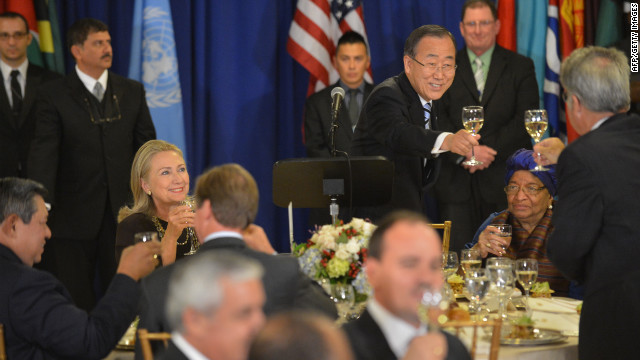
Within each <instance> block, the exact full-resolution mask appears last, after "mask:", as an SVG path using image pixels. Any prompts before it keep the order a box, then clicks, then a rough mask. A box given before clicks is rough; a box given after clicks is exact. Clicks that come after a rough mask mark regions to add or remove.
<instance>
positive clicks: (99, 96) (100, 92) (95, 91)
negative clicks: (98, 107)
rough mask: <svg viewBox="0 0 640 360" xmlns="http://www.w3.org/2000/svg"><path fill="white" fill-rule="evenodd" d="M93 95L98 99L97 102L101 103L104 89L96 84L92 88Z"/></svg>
mask: <svg viewBox="0 0 640 360" xmlns="http://www.w3.org/2000/svg"><path fill="white" fill-rule="evenodd" d="M93 95H94V96H95V97H96V99H98V101H100V102H101V101H102V98H103V97H104V89H103V88H102V84H100V83H99V82H96V85H95V86H94V87H93Z"/></svg>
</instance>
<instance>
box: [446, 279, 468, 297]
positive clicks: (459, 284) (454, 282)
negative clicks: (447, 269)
mask: <svg viewBox="0 0 640 360" xmlns="http://www.w3.org/2000/svg"><path fill="white" fill-rule="evenodd" d="M447 282H448V283H449V286H451V288H452V289H453V293H454V294H456V295H462V290H463V289H464V279H462V277H461V276H460V275H458V274H453V275H451V276H449V278H447Z"/></svg>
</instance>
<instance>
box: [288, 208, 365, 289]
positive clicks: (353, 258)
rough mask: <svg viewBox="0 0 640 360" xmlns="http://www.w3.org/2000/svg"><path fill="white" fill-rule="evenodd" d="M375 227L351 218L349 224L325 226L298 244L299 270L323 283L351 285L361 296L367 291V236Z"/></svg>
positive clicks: (295, 252) (296, 252) (296, 251)
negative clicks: (363, 265) (304, 241)
mask: <svg viewBox="0 0 640 360" xmlns="http://www.w3.org/2000/svg"><path fill="white" fill-rule="evenodd" d="M375 228H376V226H375V225H373V224H371V223H370V222H368V221H365V220H362V219H358V218H353V219H352V220H351V222H349V223H348V224H343V223H342V221H341V222H340V224H339V225H324V226H322V227H319V228H317V229H316V231H315V232H314V233H313V235H312V236H311V238H310V239H309V240H307V242H306V243H302V244H298V245H297V246H296V247H295V249H294V254H295V255H296V256H298V261H299V262H300V266H301V267H302V271H303V272H304V273H305V274H307V275H308V276H309V277H310V278H312V279H314V280H316V281H318V282H320V283H321V284H322V283H329V284H337V283H341V284H350V285H352V286H353V287H354V289H355V291H356V292H357V295H356V298H359V299H362V298H363V297H366V296H367V295H368V294H369V285H368V283H367V279H366V276H365V274H364V271H362V264H363V263H364V261H365V260H366V258H367V247H368V246H369V238H370V237H371V234H372V233H373V230H375Z"/></svg>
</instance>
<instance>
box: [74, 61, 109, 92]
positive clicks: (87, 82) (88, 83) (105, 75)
mask: <svg viewBox="0 0 640 360" xmlns="http://www.w3.org/2000/svg"><path fill="white" fill-rule="evenodd" d="M76 74H78V77H79V78H80V81H82V84H84V87H86V88H87V90H89V92H90V93H92V94H93V88H94V87H95V86H96V83H97V82H99V83H100V85H102V89H104V91H105V92H106V91H107V80H108V79H109V71H108V70H105V71H103V72H102V75H100V77H99V78H98V80H96V79H94V78H92V77H91V76H89V75H87V74H85V73H83V72H82V70H80V69H79V68H78V65H76Z"/></svg>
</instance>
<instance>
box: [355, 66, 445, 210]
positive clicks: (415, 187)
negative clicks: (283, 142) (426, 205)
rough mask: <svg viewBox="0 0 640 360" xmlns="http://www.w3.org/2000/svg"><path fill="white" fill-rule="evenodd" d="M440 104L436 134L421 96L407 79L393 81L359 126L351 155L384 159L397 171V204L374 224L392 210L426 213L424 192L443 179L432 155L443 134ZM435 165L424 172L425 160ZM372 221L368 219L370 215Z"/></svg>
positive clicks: (379, 89) (377, 91) (434, 114)
mask: <svg viewBox="0 0 640 360" xmlns="http://www.w3.org/2000/svg"><path fill="white" fill-rule="evenodd" d="M438 122H439V119H438V104H437V101H435V102H434V104H433V106H432V111H431V120H430V123H431V129H432V130H426V129H425V121H424V109H423V107H422V104H421V103H420V98H419V97H418V93H416V91H415V90H413V88H412V87H411V83H409V79H407V76H406V75H405V73H404V72H403V73H401V74H400V75H398V76H394V77H392V78H389V79H387V80H385V81H384V82H382V83H381V84H379V85H378V86H376V87H375V88H374V89H373V91H372V92H371V95H369V98H368V99H367V102H366V103H365V105H364V109H363V111H362V112H361V113H360V120H358V125H357V126H356V131H355V133H354V135H353V136H354V137H353V142H352V144H351V155H353V156H372V155H381V156H385V157H386V158H387V159H389V160H391V161H393V163H394V165H395V170H394V178H393V191H392V195H391V203H390V204H388V205H387V206H384V207H380V208H378V211H375V212H376V214H372V216H371V217H372V218H379V217H380V216H382V215H384V213H386V212H389V211H390V210H392V209H398V208H401V209H409V210H414V211H418V212H422V210H423V205H422V204H423V201H422V197H423V188H424V187H425V186H427V185H430V184H431V183H432V182H433V180H434V179H435V178H436V176H437V170H438V163H439V161H434V160H433V159H434V156H433V155H432V154H431V150H432V149H433V145H434V144H435V142H436V139H437V137H438V135H440V134H441V132H440V131H435V130H437V129H439V127H438V126H439V125H438ZM425 158H427V159H429V161H428V163H427V164H428V165H427V167H426V170H425V167H424V166H423V160H424V159H425ZM366 215H368V214H366Z"/></svg>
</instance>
